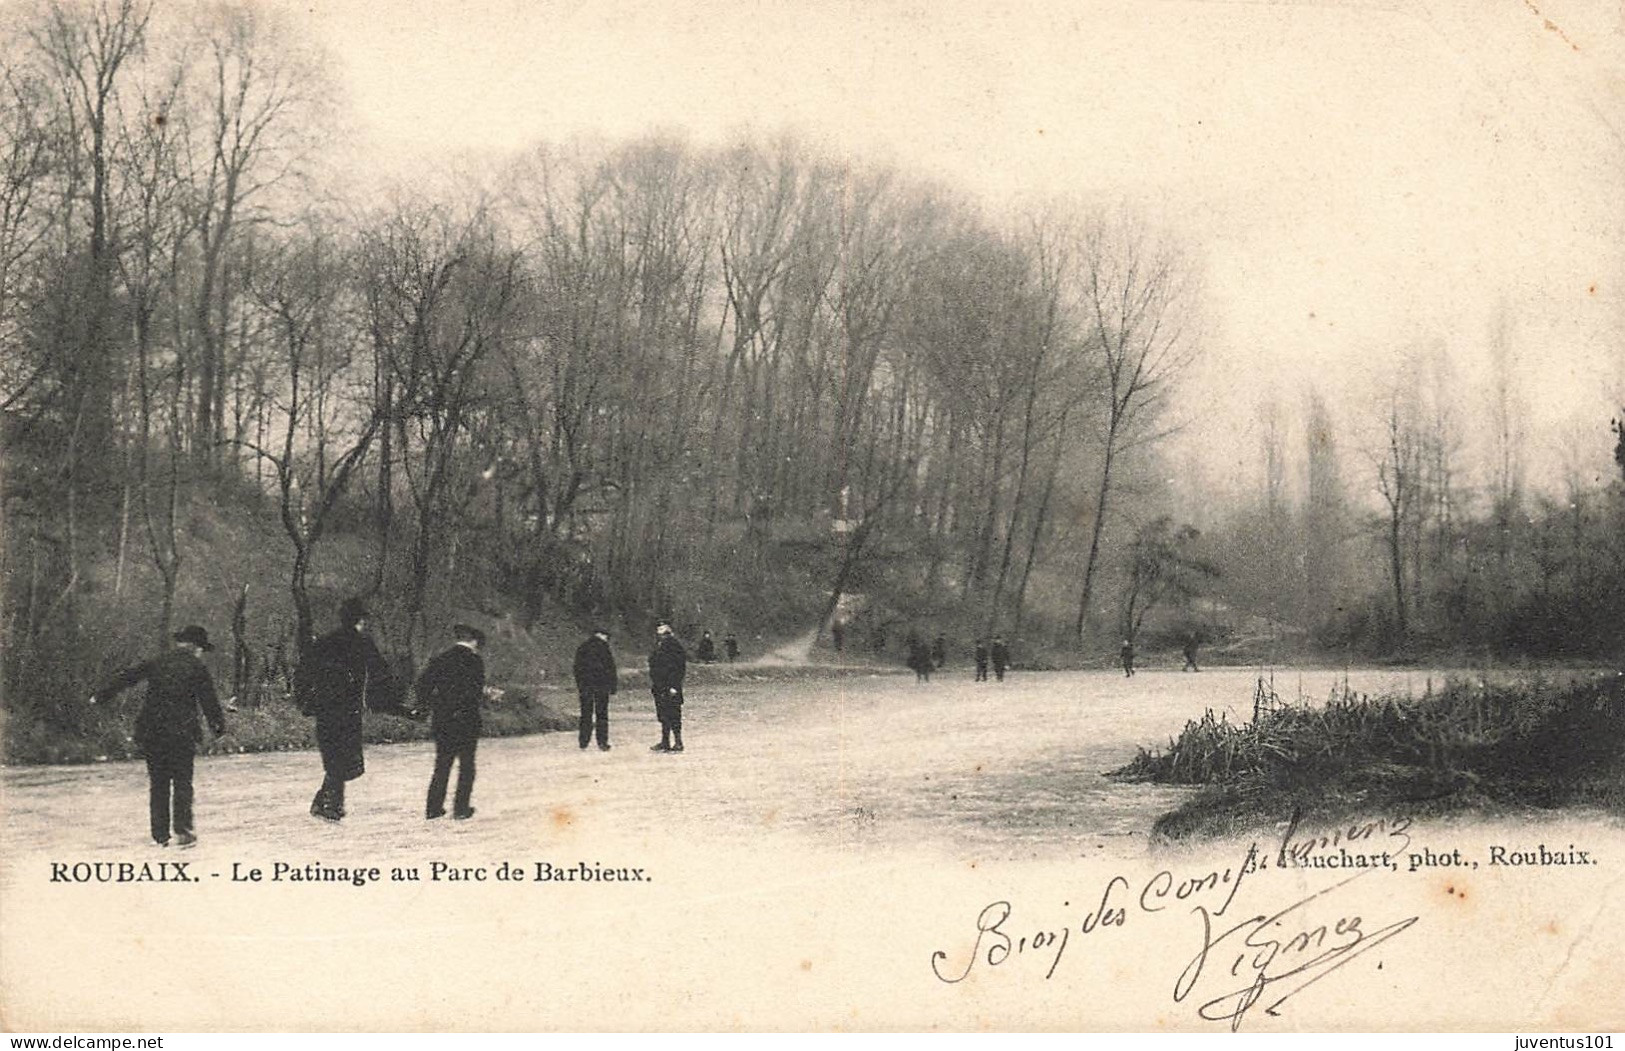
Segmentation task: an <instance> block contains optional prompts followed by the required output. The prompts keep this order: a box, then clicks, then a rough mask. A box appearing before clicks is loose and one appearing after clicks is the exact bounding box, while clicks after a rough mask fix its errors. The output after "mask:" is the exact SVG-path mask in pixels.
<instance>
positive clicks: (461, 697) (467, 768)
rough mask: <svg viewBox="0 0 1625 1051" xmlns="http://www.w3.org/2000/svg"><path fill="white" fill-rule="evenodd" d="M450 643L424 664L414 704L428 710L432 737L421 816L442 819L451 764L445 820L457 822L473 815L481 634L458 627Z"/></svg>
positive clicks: (482, 673) (482, 687) (482, 681)
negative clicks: (453, 790)
mask: <svg viewBox="0 0 1625 1051" xmlns="http://www.w3.org/2000/svg"><path fill="white" fill-rule="evenodd" d="M452 634H453V635H454V636H456V639H457V641H456V643H455V644H454V645H453V646H452V647H451V648H450V649H448V650H445V651H444V652H442V653H440V654H439V655H437V656H436V657H435V658H434V659H433V660H431V661H429V664H428V667H426V668H424V669H423V674H422V675H420V676H418V682H417V694H418V703H419V704H420V705H423V706H426V707H427V708H428V709H429V726H430V729H431V730H432V731H433V733H434V776H433V777H431V778H430V779H429V798H428V799H427V801H426V802H425V804H424V810H423V816H424V817H426V818H428V819H429V820H431V821H432V820H434V819H435V818H437V817H445V816H446V785H447V782H449V781H450V780H451V764H452V762H453V761H455V762H456V763H457V794H456V795H455V796H454V797H453V798H452V804H451V816H452V817H453V818H456V819H457V820H459V821H463V820H466V819H468V818H471V817H473V816H474V807H473V806H472V805H471V801H472V800H473V798H474V750H475V748H476V747H477V746H478V745H479V742H480V699H481V698H482V697H484V696H485V660H484V658H482V657H481V656H480V648H481V647H482V646H484V645H485V635H484V633H482V632H481V631H480V630H479V629H478V628H472V627H469V626H468V625H467V624H458V625H457V626H455V627H454V628H452Z"/></svg>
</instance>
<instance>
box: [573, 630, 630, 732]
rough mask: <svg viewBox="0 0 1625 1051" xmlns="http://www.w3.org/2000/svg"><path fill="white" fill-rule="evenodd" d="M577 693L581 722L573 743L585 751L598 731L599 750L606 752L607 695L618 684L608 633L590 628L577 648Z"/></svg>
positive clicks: (607, 726) (607, 727) (613, 690)
mask: <svg viewBox="0 0 1625 1051" xmlns="http://www.w3.org/2000/svg"><path fill="white" fill-rule="evenodd" d="M575 676H576V693H577V694H578V695H579V696H580V698H581V722H580V723H579V724H578V727H577V732H576V740H577V741H578V742H579V743H580V745H581V747H582V748H583V749H585V748H586V747H587V745H588V743H589V742H591V741H592V738H593V730H594V728H595V727H596V729H597V732H598V750H599V751H600V752H607V751H609V695H610V694H612V693H614V692H615V690H616V687H618V686H619V685H620V681H619V675H618V674H617V670H616V668H615V654H614V653H613V652H612V651H611V650H610V648H609V632H608V631H607V630H605V629H603V628H594V629H592V634H591V635H588V636H587V638H586V641H584V642H582V644H581V645H580V646H577V647H576V659H575Z"/></svg>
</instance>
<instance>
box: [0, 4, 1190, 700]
mask: <svg viewBox="0 0 1625 1051" xmlns="http://www.w3.org/2000/svg"><path fill="white" fill-rule="evenodd" d="M164 14H165V12H164V11H162V10H160V9H157V8H155V7H153V6H152V5H150V4H146V3H141V2H138V0H96V2H93V3H87V4H77V5H76V4H68V3H46V4H43V5H40V6H38V7H36V8H34V9H32V14H31V15H30V18H29V20H27V21H26V22H25V23H24V24H21V25H17V26H13V27H12V28H11V35H10V37H9V38H8V40H7V43H6V52H5V53H6V56H7V64H6V68H5V75H4V88H5V91H4V98H3V102H0V105H3V107H4V109H3V127H4V132H3V134H4V140H3V146H4V154H3V163H4V166H5V167H4V182H3V186H0V192H3V194H4V197H3V200H0V223H3V225H0V335H3V339H4V341H5V346H6V353H5V355H4V373H3V376H0V389H3V391H4V402H3V409H4V424H5V441H6V447H7V450H8V452H7V461H8V467H7V482H6V484H7V501H8V518H9V527H8V542H7V545H6V554H5V558H6V567H5V568H6V580H7V591H6V633H7V646H6V651H7V655H8V665H10V666H11V667H12V670H13V672H14V673H16V672H17V669H18V668H19V667H21V666H25V665H30V664H34V663H35V662H34V661H31V660H30V658H29V657H28V656H27V655H28V654H30V653H35V654H43V653H46V652H48V651H54V650H55V648H56V647H55V646H54V645H53V644H51V643H50V642H49V640H52V639H58V638H69V639H71V638H72V637H73V635H74V631H75V624H76V621H77V618H78V616H79V613H80V611H81V609H82V608H83V605H84V603H85V602H86V601H87V600H88V599H89V597H90V595H91V594H92V593H94V594H95V596H96V597H95V599H94V601H96V602H98V603H100V602H103V601H105V600H106V597H107V593H108V592H109V591H110V592H112V593H113V594H114V595H115V596H117V595H119V594H121V592H122V589H124V588H125V586H126V581H127V579H128V578H129V577H130V576H131V575H132V574H134V573H135V572H136V570H137V568H138V567H139V568H140V570H141V572H142V573H145V572H146V570H147V569H148V568H150V569H151V571H152V572H153V573H155V575H156V577H155V579H156V580H157V581H158V583H159V587H158V591H159V601H158V605H159V611H158V613H157V615H156V617H155V618H152V619H153V623H152V625H151V627H152V628H153V629H155V631H156V633H157V634H158V635H159V636H160V637H162V636H163V635H164V634H165V633H167V632H168V631H169V630H170V628H171V627H172V626H173V621H174V619H175V616H176V611H175V596H176V592H177V587H178V585H179V583H180V582H181V581H182V580H183V579H184V578H185V577H186V575H187V573H188V571H189V569H191V568H193V564H192V562H191V559H192V558H193V557H194V552H193V550H191V547H192V545H193V543H194V538H193V536H192V532H191V531H190V530H189V528H188V522H189V521H190V518H191V511H192V510H194V509H195V508H197V507H198V506H200V505H214V504H218V503H220V502H221V501H224V500H228V499H232V500H241V499H244V498H245V497H246V498H247V499H249V500H250V501H251V502H257V503H259V505H260V506H262V507H263V508H264V510H265V513H266V514H268V515H274V516H275V518H276V519H277V520H278V522H279V523H280V526H281V532H282V534H283V535H284V537H285V540H286V544H287V547H288V551H289V553H290V555H291V562H290V566H291V568H290V571H289V573H288V579H287V581H286V587H287V592H286V594H287V601H288V602H289V603H290V605H291V606H292V608H293V610H294V613H295V616H294V625H295V626H294V632H295V635H296V637H297V638H299V639H305V638H308V637H309V636H310V635H311V633H312V632H313V631H315V630H316V629H317V628H318V627H319V625H318V623H317V621H318V613H319V611H318V610H317V609H315V608H313V603H312V597H311V596H312V586H311V573H312V567H313V566H314V565H316V564H317V563H318V562H319V561H320V557H321V552H322V550H323V545H324V544H328V543H330V542H331V541H332V539H333V537H334V536H335V535H337V534H339V533H341V532H342V533H343V534H344V535H345V536H346V537H350V538H354V537H357V536H364V537H368V538H370V540H369V541H368V543H369V544H370V546H371V551H370V554H369V556H368V557H367V558H366V560H365V573H367V574H370V576H371V579H370V580H366V581H356V582H354V583H355V584H357V585H358V586H360V587H361V589H362V590H363V591H365V592H366V593H369V594H375V595H383V596H384V597H385V598H387V600H388V602H389V604H390V605H391V607H392V608H395V609H400V610H402V611H404V615H405V617H406V619H407V620H408V621H409V622H410V625H409V638H410V639H411V642H410V643H409V645H420V644H421V640H422V638H423V636H424V635H425V633H426V631H427V629H428V625H427V624H426V623H425V609H426V596H427V595H428V593H429V592H430V591H431V590H432V588H433V586H434V585H435V582H436V580H437V579H441V580H444V579H445V578H446V577H447V575H448V574H450V575H455V574H457V573H458V572H460V571H462V569H461V568H460V567H466V566H467V565H468V559H470V558H472V557H476V556H475V555H473V554H471V552H477V557H478V558H481V559H485V560H494V561H495V562H496V563H497V564H498V565H500V566H501V568H502V575H503V578H504V579H505V580H506V581H508V582H509V583H510V584H511V585H512V590H513V591H514V592H516V593H519V595H520V596H524V595H535V594H539V593H545V594H547V595H548V596H550V597H551V598H552V599H553V600H556V601H558V602H560V603H562V604H564V605H565V606H567V607H569V608H573V609H579V610H582V611H607V612H613V611H620V612H622V613H628V614H636V613H646V614H648V615H660V614H662V613H663V611H666V610H670V609H671V608H673V606H674V604H676V603H678V602H679V601H680V596H678V595H676V594H674V580H676V579H677V578H678V577H679V576H681V575H682V574H689V575H693V574H694V573H696V572H702V573H703V572H712V573H721V574H722V575H724V576H725V577H726V578H727V580H728V581H729V582H730V583H731V585H732V586H734V587H735V588H737V589H740V590H745V591H749V590H751V589H752V588H753V587H754V586H757V585H758V584H759V582H760V580H761V579H762V578H763V577H764V576H766V575H768V574H770V573H772V572H773V570H774V563H775V559H776V558H777V557H778V556H777V554H776V553H782V551H783V550H784V546H785V545H787V544H788V545H796V544H800V545H803V546H808V545H810V546H811V547H814V548H816V549H818V550H819V551H820V552H822V554H823V555H825V556H827V558H826V560H825V565H824V571H823V572H821V573H816V574H814V577H815V579H813V580H811V581H810V586H812V587H814V588H816V590H817V592H818V600H817V601H818V603H819V604H821V606H822V613H823V617H822V619H824V620H827V619H828V617H829V616H830V615H831V614H833V613H834V612H835V611H836V609H837V604H838V602H839V600H840V598H841V597H842V595H843V593H845V592H847V591H850V590H852V589H853V588H854V587H856V586H857V585H858V584H859V583H860V578H861V576H862V573H863V563H864V560H865V555H866V554H867V553H869V552H873V551H876V550H880V549H881V548H886V547H889V548H890V549H893V550H895V549H898V548H899V547H900V546H901V547H903V548H905V549H906V550H908V551H910V552H912V553H914V554H916V555H917V556H918V557H919V560H920V563H921V566H920V571H921V572H922V573H923V580H924V583H925V587H926V588H927V589H928V590H935V591H940V592H942V593H943V594H948V595H952V596H954V597H955V599H956V600H957V601H959V602H961V603H963V604H964V605H965V607H966V608H968V609H970V610H973V611H974V616H975V618H976V619H977V620H979V621H980V622H982V623H983V624H985V625H986V626H988V627H989V628H992V627H995V626H998V627H1002V628H1003V629H1004V630H1012V631H1015V630H1025V629H1024V627H1023V625H1024V623H1030V618H1031V617H1032V616H1033V612H1034V609H1035V591H1036V587H1035V581H1036V580H1037V579H1038V577H1039V576H1040V574H1041V572H1042V567H1044V566H1046V565H1048V566H1050V567H1051V568H1052V569H1053V568H1054V567H1055V566H1057V565H1062V564H1064V566H1065V573H1064V574H1059V575H1057V574H1054V573H1052V574H1051V579H1050V588H1051V593H1050V594H1048V595H1046V598H1045V602H1044V604H1043V605H1044V610H1045V616H1046V617H1047V619H1048V621H1049V622H1050V623H1051V625H1052V626H1053V627H1054V628H1055V629H1056V630H1057V631H1070V632H1072V633H1073V634H1078V633H1082V632H1084V631H1086V630H1088V628H1089V627H1090V625H1091V624H1092V623H1093V622H1094V620H1095V618H1096V613H1097V611H1098V609H1099V608H1101V607H1103V606H1104V605H1105V602H1104V601H1103V599H1102V597H1101V595H1100V593H1099V592H1100V588H1101V586H1102V585H1101V581H1102V580H1103V578H1104V572H1105V571H1104V568H1103V567H1105V566H1106V565H1107V563H1108V561H1109V560H1110V558H1111V557H1112V554H1111V552H1110V551H1109V550H1108V544H1107V542H1106V538H1107V534H1108V530H1107V529H1106V527H1105V523H1106V522H1107V521H1108V520H1109V518H1110V516H1111V510H1112V505H1113V500H1114V498H1115V497H1116V493H1117V490H1118V488H1119V487H1120V485H1121V484H1122V483H1121V480H1122V479H1123V478H1125V477H1127V476H1128V475H1129V473H1130V469H1131V467H1132V465H1133V464H1134V463H1135V462H1136V459H1137V458H1139V459H1143V452H1144V449H1145V448H1147V447H1148V446H1149V445H1150V444H1152V443H1154V441H1155V440H1156V438H1157V437H1158V436H1159V425H1160V423H1161V420H1162V414H1163V411H1164V408H1165V405H1166V401H1167V398H1168V395H1169V393H1170V391H1171V389H1172V384H1173V381H1174V380H1175V379H1176V377H1177V376H1178V374H1179V373H1180V371H1181V370H1182V369H1183V368H1184V367H1185V366H1186V365H1187V363H1188V362H1189V361H1190V360H1191V358H1192V356H1193V355H1194V354H1195V352H1196V345H1195V342H1194V340H1193V339H1192V338H1191V335H1192V329H1191V321H1192V317H1193V314H1194V305H1195V291H1196V290H1195V288H1194V287H1193V283H1192V280H1191V277H1192V271H1191V268H1190V267H1189V266H1188V265H1187V264H1186V262H1185V261H1184V259H1183V258H1182V256H1181V255H1180V253H1179V252H1178V250H1177V246H1175V245H1174V244H1172V243H1171V242H1169V241H1167V240H1165V239H1160V238H1158V237H1157V236H1156V235H1155V234H1153V233H1152V232H1149V231H1148V230H1146V229H1143V228H1140V227H1138V226H1136V225H1135V224H1134V223H1133V222H1132V221H1130V220H1128V219H1125V218H1122V217H1116V216H1112V217H1107V216H1104V215H1091V214H1082V213H1080V212H1077V211H1067V210H1062V209H1050V210H1047V211H1044V212H1042V213H1034V214H1030V215H1026V216H1022V217H1019V218H1010V219H1007V218H992V217H989V216H988V215H986V214H985V213H984V212H983V211H981V210H980V209H979V208H978V207H977V206H976V205H975V204H974V203H973V202H971V201H970V200H969V199H967V198H964V197H961V196H958V195H956V194H954V193H952V192H950V191H947V190H945V189H943V188H941V187H937V186H933V185H929V184H925V183H922V182H920V181H918V180H914V179H911V178H909V177H907V176H905V175H904V174H902V173H899V172H897V171H893V170H888V169H884V168H877V167H873V166H868V165H864V164H859V163H855V162H850V161H846V160H841V159H834V158H830V157H826V156H823V155H820V154H819V153H817V152H816V151H814V150H812V149H809V148H807V147H806V146H804V145H803V144H801V143H799V142H797V141H795V140H793V139H790V138H780V139H773V138H761V137H742V138H740V139H739V140H738V141H736V142H734V143H732V144H730V145H727V146H722V147H701V146H696V145H692V144H689V143H686V142H684V141H682V140H680V139H676V138H670V137H661V136H655V137H650V138H646V139H643V140H639V141H635V142H630V143H618V144H578V145H572V146H569V147H559V146H539V147H537V148H536V149H535V150H533V151H531V152H530V153H528V154H527V155H525V156H523V157H521V158H519V159H517V160H515V161H514V162H513V163H512V164H510V165H508V166H507V167H505V168H503V169H502V170H500V171H496V172H485V173H482V177H481V178H480V179H479V180H478V182H461V183H456V184H450V188H446V187H445V186H442V188H440V189H437V190H434V191H423V190H419V191H414V192H410V193H409V192H406V191H399V192H395V193H391V194H378V193H371V194H368V195H366V196H365V197H363V196H361V195H358V194H356V193H354V192H346V191H345V190H344V189H343V186H344V183H343V180H342V179H340V178H339V177H337V176H336V175H335V174H334V173H333V171H332V169H331V166H330V165H328V164H326V163H325V161H326V159H327V158H328V157H329V156H330V155H331V154H332V153H333V152H334V151H335V150H336V148H337V146H338V142H337V139H338V138H339V137H340V134H341V131H342V127H343V124H342V121H343V115H342V112H341V111H340V110H338V109H337V108H336V107H335V106H334V105H333V104H332V102H331V99H332V97H333V91H332V87H331V84H330V82H329V80H328V79H327V78H326V77H325V76H324V69H325V66H324V64H323V60H322V58H321V56H319V55H317V54H314V53H313V52H312V51H311V50H310V49H309V48H308V47H307V46H306V45H305V44H303V43H302V42H301V41H299V40H297V39H295V38H293V37H292V36H291V35H290V34H289V33H288V32H287V31H286V30H285V29H284V28H283V27H281V26H279V25H278V24H277V23H275V22H274V21H273V20H271V19H270V18H268V16H267V15H266V14H265V13H264V12H261V11H259V10H258V9H256V8H255V7H253V6H246V5H245V6H235V5H218V6H212V7H208V8H198V9H196V11H193V12H191V16H192V17H190V18H189V20H188V21H187V22H185V23H184V24H181V23H165V22H163V21H162V19H163V16H164ZM1080 521H1081V522H1083V523H1084V524H1083V526H1082V527H1081V528H1080V527H1079V525H1078V523H1079V522H1080ZM460 557H461V558H462V560H463V561H462V562H461V563H460V562H459V558H460ZM397 570H399V571H398V572H397ZM1112 630H1115V629H1112Z"/></svg>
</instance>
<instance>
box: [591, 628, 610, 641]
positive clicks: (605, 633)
mask: <svg viewBox="0 0 1625 1051" xmlns="http://www.w3.org/2000/svg"><path fill="white" fill-rule="evenodd" d="M592 633H593V634H594V635H602V636H603V637H604V638H606V639H607V638H609V629H608V628H594V629H592Z"/></svg>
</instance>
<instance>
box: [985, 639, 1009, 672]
mask: <svg viewBox="0 0 1625 1051" xmlns="http://www.w3.org/2000/svg"><path fill="white" fill-rule="evenodd" d="M988 655H989V656H990V657H992V658H993V677H994V678H995V679H997V680H998V681H1000V682H1003V681H1004V669H1006V668H1008V667H1010V647H1008V646H1006V645H1005V644H1004V636H1003V635H995V636H993V647H992V649H991V650H989V652H988Z"/></svg>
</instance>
